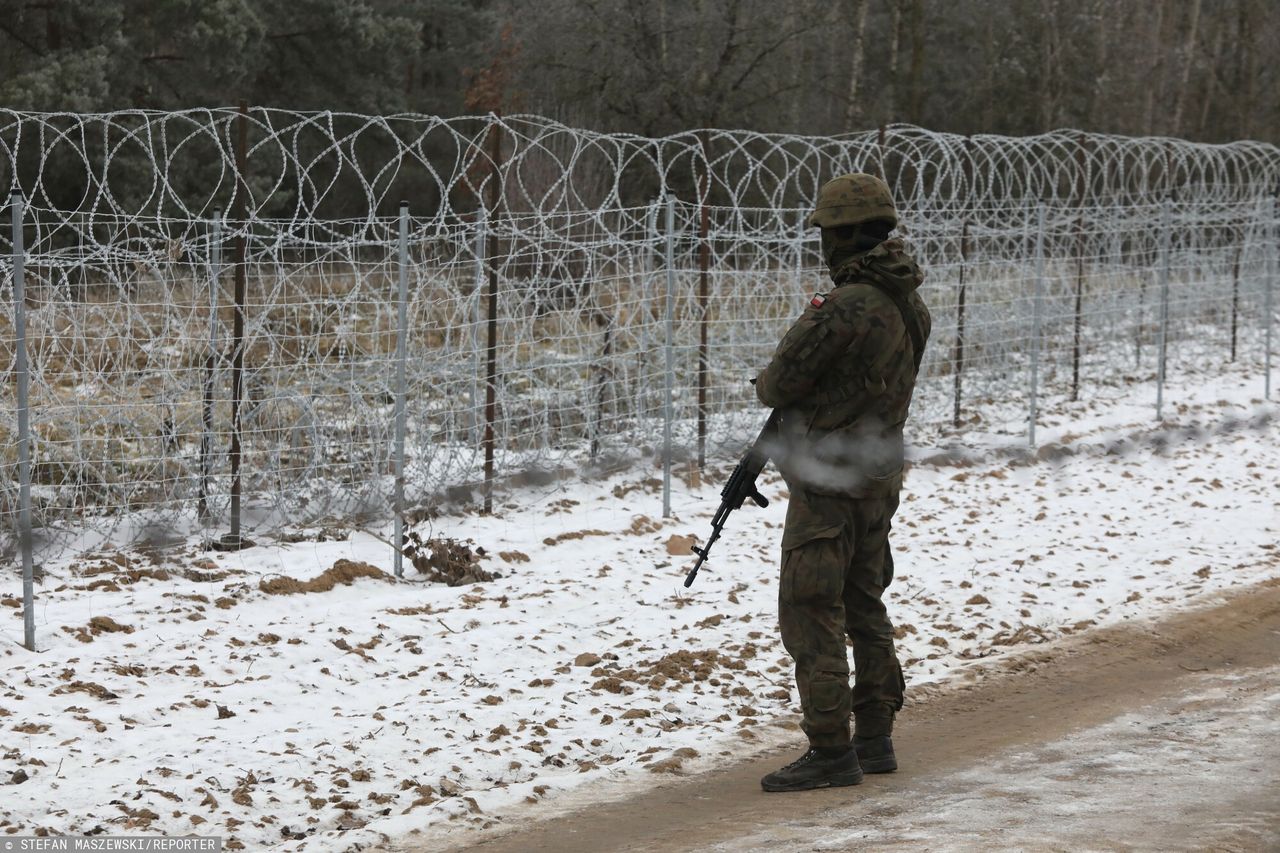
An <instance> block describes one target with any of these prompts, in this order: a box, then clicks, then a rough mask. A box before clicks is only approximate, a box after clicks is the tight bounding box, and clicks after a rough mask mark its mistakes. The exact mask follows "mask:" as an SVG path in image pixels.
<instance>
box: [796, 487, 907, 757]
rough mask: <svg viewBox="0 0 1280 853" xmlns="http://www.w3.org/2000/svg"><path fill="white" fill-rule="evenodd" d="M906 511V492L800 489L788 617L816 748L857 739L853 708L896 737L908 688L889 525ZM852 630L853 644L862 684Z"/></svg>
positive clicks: (870, 732) (877, 730) (870, 730)
mask: <svg viewBox="0 0 1280 853" xmlns="http://www.w3.org/2000/svg"><path fill="white" fill-rule="evenodd" d="M897 508H898V494H897V491H896V489H895V490H894V491H893V492H892V493H891V494H889V495H887V496H885V497H876V498H848V497H836V496H830V495H816V494H812V493H809V492H807V491H806V490H805V489H803V488H794V489H792V491H791V498H790V503H789V505H788V507H787V522H786V529H785V530H784V532H783V536H782V576H781V579H780V582H779V586H778V621H779V623H780V625H781V628H782V643H783V645H784V646H785V647H786V649H787V652H788V653H789V654H790V655H791V657H792V658H793V659H794V660H795V674H796V686H797V687H798V688H799V692H800V704H801V708H802V709H803V711H804V722H803V723H802V728H803V729H804V731H805V734H807V735H808V736H809V742H810V744H812V745H813V746H836V745H843V744H846V743H848V742H849V715H850V713H851V712H852V714H853V715H854V718H855V723H856V727H857V734H858V735H860V736H862V737H873V736H876V735H881V734H889V733H890V732H891V731H892V729H893V718H894V714H895V712H896V711H897V710H898V709H900V708H901V707H902V694H903V690H904V689H905V686H906V685H905V682H904V681H903V677H902V667H901V666H900V665H899V663H898V656H897V653H896V651H895V649H894V645H893V624H892V623H891V622H890V621H889V615H888V613H887V612H886V611H885V606H884V602H883V601H881V596H882V595H883V594H884V590H885V587H887V586H888V585H889V582H890V581H891V580H892V579H893V557H892V555H891V554H890V553H889V528H890V521H891V520H892V518H893V513H894V511H895V510H897ZM846 636H847V637H849V638H850V639H851V640H852V642H853V663H854V686H853V689H852V690H851V689H850V687H849V659H848V654H847V652H846V646H845V637H846Z"/></svg>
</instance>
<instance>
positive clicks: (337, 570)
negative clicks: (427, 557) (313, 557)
mask: <svg viewBox="0 0 1280 853" xmlns="http://www.w3.org/2000/svg"><path fill="white" fill-rule="evenodd" d="M356 578H379V579H381V580H388V577H387V573H386V572H384V571H382V569H379V568H376V567H375V566H371V565H369V564H368V563H356V562H353V561H351V560H339V561H338V562H336V563H334V564H333V568H329V569H325V570H324V571H323V572H322V573H321V574H320V575H319V576H318V577H315V578H312V579H311V580H309V581H300V580H294V579H293V578H291V577H288V576H287V575H286V576H281V577H276V578H272V579H271V580H264V581H261V582H259V583H258V589H260V590H262V591H263V592H265V593H267V594H269V595H293V594H294V593H297V592H328V591H329V590H331V589H333V588H334V587H335V586H337V585H338V584H343V585H345V586H350V585H351V583H352V582H353V581H355V579H356Z"/></svg>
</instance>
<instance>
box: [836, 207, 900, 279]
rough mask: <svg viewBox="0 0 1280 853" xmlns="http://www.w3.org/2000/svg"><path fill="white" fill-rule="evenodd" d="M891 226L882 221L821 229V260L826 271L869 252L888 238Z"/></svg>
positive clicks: (837, 268) (838, 267)
mask: <svg viewBox="0 0 1280 853" xmlns="http://www.w3.org/2000/svg"><path fill="white" fill-rule="evenodd" d="M892 230H893V226H892V225H890V224H889V223H888V222H885V221H883V220H879V219H876V220H872V221H871V222H863V223H861V224H859V225H853V226H843V227H838V228H823V229H822V259H823V260H824V261H826V262H827V270H828V271H829V272H831V273H832V274H834V273H835V272H836V271H837V270H839V269H840V268H841V267H843V266H844V265H845V264H847V263H848V262H849V261H851V260H853V258H855V257H856V256H858V255H861V254H862V253H864V252H869V251H871V250H872V249H874V248H875V247H876V246H879V245H880V244H881V243H883V242H884V241H885V240H887V239H888V238H889V232H890V231H892Z"/></svg>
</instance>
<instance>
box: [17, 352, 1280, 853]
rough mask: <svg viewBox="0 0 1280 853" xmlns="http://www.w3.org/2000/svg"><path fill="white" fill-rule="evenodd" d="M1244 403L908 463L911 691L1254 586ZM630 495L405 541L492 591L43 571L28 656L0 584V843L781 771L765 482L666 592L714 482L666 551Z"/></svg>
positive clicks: (1260, 501)
mask: <svg viewBox="0 0 1280 853" xmlns="http://www.w3.org/2000/svg"><path fill="white" fill-rule="evenodd" d="M1259 385H1260V383H1259V381H1258V379H1257V378H1256V377H1237V376H1226V377H1221V378H1217V379H1215V380H1213V381H1212V382H1204V381H1203V380H1202V381H1201V384H1199V385H1195V384H1191V383H1189V382H1185V383H1184V384H1183V385H1181V386H1174V387H1171V388H1170V389H1169V399H1171V400H1175V401H1177V404H1176V405H1170V406H1169V407H1168V409H1167V412H1168V417H1167V419H1166V422H1165V424H1163V425H1159V426H1157V425H1155V424H1153V423H1152V408H1151V405H1150V404H1151V402H1152V398H1153V396H1154V395H1153V392H1152V389H1151V388H1150V387H1149V386H1134V387H1133V388H1132V389H1131V390H1130V391H1129V392H1128V393H1127V394H1116V395H1114V396H1112V397H1111V398H1110V399H1106V400H1101V399H1098V398H1095V399H1094V400H1093V401H1092V402H1089V403H1083V402H1082V403H1079V404H1063V405H1060V406H1057V407H1056V408H1055V409H1054V410H1053V411H1052V412H1050V414H1049V415H1048V416H1047V417H1046V418H1045V419H1044V420H1042V422H1041V430H1040V436H1039V438H1040V443H1041V449H1040V451H1039V452H1038V453H1036V454H1030V455H1029V454H1027V453H1025V452H1024V451H1023V450H1022V449H1021V448H1022V443H1023V441H1024V440H1023V439H1022V438H1020V437H1019V433H1020V430H1021V425H1020V424H1018V423H1017V421H1016V415H1011V418H1012V420H1011V421H1010V423H1006V424H1000V423H986V424H980V425H979V424H970V425H969V426H967V427H966V429H965V430H963V431H961V432H957V433H954V434H949V433H944V432H936V433H933V434H928V435H923V436H917V439H916V441H917V446H916V448H915V449H914V450H913V452H912V453H913V459H914V464H913V466H912V468H911V470H910V472H909V475H908V478H907V485H906V490H905V493H904V498H903V502H902V507H901V509H900V510H899V515H898V518H897V521H896V528H895V538H894V542H895V548H896V562H897V566H898V576H897V579H896V580H895V581H894V584H893V586H892V587H891V588H890V591H889V597H890V599H891V602H890V612H891V614H892V615H893V617H894V618H895V620H896V622H897V624H898V626H899V629H898V630H899V634H900V639H899V645H900V654H901V656H902V658H903V662H904V664H905V668H906V673H907V679H908V682H909V687H910V685H912V684H914V685H920V684H922V683H926V682H936V681H939V680H943V679H945V678H946V677H947V676H948V674H950V673H954V672H955V671H956V670H957V668H961V667H963V666H964V663H965V661H966V660H971V659H975V658H987V657H990V656H992V655H999V654H1001V653H1003V652H1006V651H1010V650H1015V649H1018V648H1022V647H1025V645H1026V644H1028V643H1039V642H1045V641H1047V640H1050V639H1052V638H1054V637H1058V636H1062V635H1064V634H1069V633H1074V632H1078V631H1082V630H1086V629H1088V628H1089V627H1091V626H1094V625H1102V624H1107V623H1114V622H1116V621H1117V620H1123V619H1136V618H1144V617H1148V616H1151V615H1153V614H1156V613H1158V612H1162V611H1166V610H1168V609H1170V608H1177V607H1183V606H1187V605H1189V604H1191V603H1193V602H1194V601H1195V600H1196V598H1197V597H1198V596H1202V595H1205V594H1209V593H1213V592H1215V591H1220V590H1222V589H1225V588H1228V587H1232V586H1238V585H1242V584H1249V583H1254V582H1257V581H1260V580H1262V579H1264V578H1269V577H1276V576H1280V550H1278V547H1277V544H1276V543H1277V540H1278V539H1280V508H1278V506H1277V496H1278V495H1280V441H1278V440H1277V439H1278V438H1280V420H1278V419H1277V417H1276V416H1277V408H1276V407H1275V406H1274V405H1272V406H1264V405H1263V404H1262V401H1261V400H1260V399H1258V397H1259V396H1260V395H1259V393H1258V386H1259ZM658 476H659V472H657V471H651V472H632V473H631V474H629V475H625V476H618V477H614V478H611V479H608V480H605V481H600V482H589V483H566V484H557V485H552V486H548V487H545V488H543V489H541V490H529V491H526V492H524V493H522V494H517V495H510V496H504V501H505V503H503V505H502V506H501V507H500V510H499V513H498V514H497V515H496V516H494V517H477V516H441V517H439V518H436V519H434V520H432V521H429V522H423V523H422V524H421V525H419V526H418V528H417V529H416V531H415V532H416V533H417V534H418V535H419V536H420V537H421V539H423V540H426V539H429V538H448V539H453V540H458V541H460V542H466V541H468V540H469V541H470V542H471V543H472V544H471V547H472V548H473V549H474V550H475V551H477V552H478V551H480V550H481V549H483V554H484V556H483V557H482V558H481V559H480V566H481V567H483V568H484V569H486V570H488V571H496V572H500V573H501V575H502V577H500V578H498V579H495V580H492V581H490V582H487V583H482V584H475V585H469V586H457V587H449V586H445V585H442V584H436V583H428V582H426V581H424V580H421V579H420V576H419V575H417V574H416V573H415V572H414V570H413V569H412V568H409V569H407V575H408V577H407V579H406V580H405V581H404V582H400V583H396V582H392V581H391V580H390V579H389V578H387V577H386V576H385V575H384V573H385V574H389V573H390V568H391V559H390V554H389V549H388V547H387V546H386V545H385V544H384V543H383V542H382V541H380V539H379V538H378V537H375V536H373V535H370V534H368V533H364V532H360V531H332V530H325V531H311V532H310V533H311V535H310V536H309V537H308V538H307V539H306V540H305V541H299V542H293V543H270V542H264V543H263V544H262V545H260V546H259V547H257V548H254V549H251V550H247V551H242V552H239V553H229V554H222V553H215V552H211V551H203V550H200V548H199V547H198V545H197V544H195V543H192V544H189V545H187V546H184V547H179V548H174V549H171V550H166V551H158V550H147V549H132V550H128V551H125V552H115V551H108V552H100V553H97V554H94V555H91V556H87V557H83V558H79V559H76V560H66V561H63V562H62V563H60V564H57V565H47V566H45V571H46V579H45V581H44V583H43V585H42V586H41V587H39V588H38V589H37V630H38V633H39V645H40V651H39V652H38V653H35V654H31V653H28V652H26V651H25V650H24V649H22V648H21V647H20V646H19V645H18V641H20V639H21V625H22V623H21V617H20V609H19V605H20V602H19V600H18V599H19V584H18V583H17V582H16V581H15V580H14V579H13V576H12V575H6V580H5V581H4V583H5V587H4V589H3V596H2V597H0V604H3V605H4V607H3V608H0V616H2V614H3V613H6V612H7V613H9V614H10V615H9V616H3V617H2V618H0V629H2V630H3V631H4V633H5V638H6V639H7V640H9V641H10V642H8V643H6V644H4V646H3V651H0V660H2V661H3V664H2V665H0V759H2V761H0V785H3V783H5V782H8V783H9V784H7V785H3V787H2V788H0V790H3V793H4V796H3V797H0V831H3V832H9V833H15V832H19V831H21V832H23V833H27V832H32V831H36V830H42V831H48V832H75V833H85V832H99V831H103V832H109V833H119V832H142V831H144V830H145V831H147V832H150V833H168V834H177V833H193V832H194V833H199V834H208V835H222V836H224V837H226V838H227V839H229V843H228V846H229V847H231V848H233V849H235V848H239V847H244V848H247V849H253V850H258V849H263V848H265V847H278V848H280V849H284V850H307V851H322V850H349V849H358V847H359V846H361V845H370V844H395V843H397V842H398V841H414V840H416V841H418V842H423V843H425V842H426V841H427V840H429V839H433V838H440V837H442V836H444V835H445V834H450V835H452V834H454V833H459V832H468V831H472V830H473V829H474V828H476V827H482V826H488V825H492V824H493V823H494V822H498V821H512V820H522V819H526V818H527V817H528V816H529V815H533V814H544V813H547V812H549V811H552V810H555V809H556V808H560V807H562V806H563V804H565V803H567V802H570V801H576V802H580V801H581V800H582V798H583V797H589V796H597V795H600V794H601V792H602V791H604V790H605V789H608V788H609V787H610V786H613V787H614V788H616V787H617V786H618V785H624V786H626V785H639V784H644V783H645V781H647V780H651V779H654V778H662V774H668V773H679V772H685V771H688V770H691V769H698V768H704V767H708V766H711V765H712V764H714V763H715V762H718V761H723V760H725V759H727V758H741V757H742V756H743V754H744V753H745V752H747V751H752V750H755V749H758V748H760V747H762V746H763V745H765V744H766V743H768V742H771V741H774V740H776V739H777V738H778V737H779V730H778V729H777V728H776V727H774V726H770V725H769V723H770V722H772V721H774V720H776V719H778V718H779V717H782V718H789V717H790V715H792V714H793V713H794V708H795V707H796V704H795V697H794V691H793V689H792V684H791V677H790V666H789V663H790V662H789V659H788V658H787V656H786V653H785V651H784V650H783V649H782V646H781V644H780V642H779V641H778V638H777V631H776V619H775V609H776V594H777V591H776V588H775V585H774V583H775V577H776V574H777V543H778V539H779V537H780V535H781V525H782V520H783V515H784V512H785V505H786V504H785V500H781V498H784V497H785V489H784V486H783V484H782V483H781V482H780V481H778V480H777V479H776V478H775V477H773V475H772V474H770V475H769V476H768V481H767V482H766V483H765V484H764V488H763V491H764V492H765V494H766V495H768V496H769V497H770V498H776V499H778V500H775V502H774V503H773V504H771V506H770V507H769V508H768V509H766V510H759V509H757V508H755V507H751V506H749V507H747V508H744V509H743V510H742V511H741V512H739V513H736V514H735V515H734V516H733V517H732V518H731V520H730V523H729V527H728V529H727V531H726V533H725V536H724V538H723V539H721V541H720V542H719V543H717V545H716V547H715V551H714V552H713V554H712V560H711V562H710V563H709V565H708V566H707V568H706V569H705V570H704V572H703V574H702V575H701V576H700V577H699V579H698V581H697V583H696V584H695V585H694V587H693V588H692V589H691V590H685V589H684V587H683V586H682V585H681V581H682V579H683V574H684V571H685V570H686V569H687V568H688V566H689V564H690V558H689V557H688V556H687V554H688V547H689V544H690V542H691V537H695V538H697V539H698V540H703V539H704V538H705V536H706V533H707V529H708V519H709V517H710V515H711V513H712V512H714V510H715V508H716V502H717V495H718V491H719V486H720V478H719V477H717V476H712V477H709V478H708V480H707V482H706V483H705V484H704V485H702V486H701V487H696V488H695V487H693V486H692V485H690V484H689V483H687V482H683V481H677V483H676V490H675V495H674V514H675V517H674V518H671V519H662V518H661V517H660V514H661V513H660V507H661V499H660V495H659V493H658V491H657V489H658V485H659V483H658V480H657V477H658ZM339 561H351V562H349V563H339ZM289 579H292V580H289ZM294 581H298V582H301V583H295V582H294ZM308 581H319V582H318V583H307V582H308ZM330 581H331V582H332V583H329V582H330ZM655 774H656V775H655ZM453 837H454V840H456V835H455V836H453Z"/></svg>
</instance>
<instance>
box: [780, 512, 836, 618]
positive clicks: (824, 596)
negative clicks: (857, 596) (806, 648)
mask: <svg viewBox="0 0 1280 853" xmlns="http://www.w3.org/2000/svg"><path fill="white" fill-rule="evenodd" d="M843 533H844V525H843V524H833V525H827V526H812V527H811V526H804V527H798V528H794V529H788V530H787V531H786V532H785V533H783V535H782V578H781V583H780V588H779V593H780V594H781V596H782V598H783V600H785V601H787V602H789V603H791V604H831V603H834V602H837V601H839V600H840V596H841V593H843V592H844V575H845V570H846V569H847V568H848V563H849V560H848V555H847V554H846V553H845V547H844V537H843V536H842V534H843Z"/></svg>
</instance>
